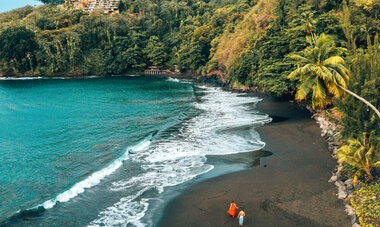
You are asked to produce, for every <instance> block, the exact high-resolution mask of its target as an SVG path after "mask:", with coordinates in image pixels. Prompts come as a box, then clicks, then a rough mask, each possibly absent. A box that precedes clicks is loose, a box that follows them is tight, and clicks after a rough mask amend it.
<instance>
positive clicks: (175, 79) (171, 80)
mask: <svg viewBox="0 0 380 227" xmlns="http://www.w3.org/2000/svg"><path fill="white" fill-rule="evenodd" d="M168 81H170V82H181V81H180V80H179V79H177V78H172V77H169V78H168Z"/></svg>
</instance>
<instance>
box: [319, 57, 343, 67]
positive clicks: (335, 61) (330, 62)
mask: <svg viewBox="0 0 380 227" xmlns="http://www.w3.org/2000/svg"><path fill="white" fill-rule="evenodd" d="M322 64H323V65H337V64H344V59H343V58H342V57H340V56H332V57H329V58H327V59H325V60H324V61H323V62H322Z"/></svg>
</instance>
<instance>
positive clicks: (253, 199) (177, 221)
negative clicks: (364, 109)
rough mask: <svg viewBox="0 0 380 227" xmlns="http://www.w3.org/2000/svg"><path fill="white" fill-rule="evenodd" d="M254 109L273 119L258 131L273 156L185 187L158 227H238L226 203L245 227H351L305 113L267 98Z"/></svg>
mask: <svg viewBox="0 0 380 227" xmlns="http://www.w3.org/2000/svg"><path fill="white" fill-rule="evenodd" d="M258 109H259V110H260V111H262V112H264V113H267V114H269V115H270V116H272V117H273V119H274V122H272V123H270V124H267V125H265V126H263V127H260V128H258V129H257V131H258V132H259V134H260V136H261V139H262V140H263V141H264V142H266V146H265V147H264V149H263V150H264V151H265V152H272V153H273V155H270V156H267V157H265V158H260V162H259V163H254V164H252V165H251V167H248V169H247V170H243V171H240V172H235V173H230V174H226V175H222V176H217V177H214V178H211V179H207V180H205V181H201V182H199V183H196V184H194V185H191V186H189V187H187V188H186V189H185V190H184V192H183V193H181V194H180V195H179V196H177V197H175V198H174V199H172V200H171V201H170V202H169V203H168V205H167V206H166V207H165V209H164V212H163V216H162V217H161V219H160V221H159V222H158V226H164V227H170V226H181V227H184V226H196V227H200V226H238V221H237V219H236V218H235V219H232V218H231V217H229V216H228V214H227V212H226V211H227V209H228V207H229V204H230V202H231V200H235V202H236V203H237V205H238V206H239V207H243V208H244V210H245V212H246V218H245V223H244V226H266V227H268V226H351V221H350V218H349V216H347V215H346V213H345V211H344V205H343V202H342V201H340V200H338V199H337V197H336V195H335V194H336V193H337V190H336V187H335V186H334V185H333V184H332V183H328V182H327V181H328V179H329V178H330V177H331V172H332V171H333V170H334V168H335V163H336V162H335V160H334V159H333V158H332V157H331V154H330V152H329V150H328V148H327V143H326V141H325V140H324V139H323V138H322V137H321V135H320V134H321V131H320V129H319V127H318V125H317V123H316V122H315V120H314V119H311V118H310V116H311V115H310V113H309V112H308V111H307V110H302V109H300V108H299V107H298V106H297V105H296V104H292V103H289V102H281V101H274V100H273V99H272V98H270V97H266V98H264V101H262V102H260V103H259V104H258ZM222 158H223V159H229V156H223V157H222ZM231 158H233V156H231Z"/></svg>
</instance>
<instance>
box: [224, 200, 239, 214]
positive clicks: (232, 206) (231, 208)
mask: <svg viewBox="0 0 380 227" xmlns="http://www.w3.org/2000/svg"><path fill="white" fill-rule="evenodd" d="M237 209H239V207H237V206H236V204H235V201H233V200H232V202H231V205H230V209H229V210H228V211H227V213H229V214H230V215H231V216H232V218H234V217H235V215H236V210H237Z"/></svg>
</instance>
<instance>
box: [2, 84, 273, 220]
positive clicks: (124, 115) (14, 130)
mask: <svg viewBox="0 0 380 227" xmlns="http://www.w3.org/2000/svg"><path fill="white" fill-rule="evenodd" d="M0 99H1V100H2V101H1V103H0V148H1V153H0V163H1V166H0V220H3V221H4V220H5V222H3V223H6V224H13V225H24V226H27V225H45V226H50V225H61V226H62V225H66V226H78V225H79V226H83V225H90V226H103V225H107V226H118V225H123V226H125V225H127V226H147V225H148V226H149V225H151V220H149V218H147V213H149V212H150V211H151V208H152V206H151V204H153V203H154V204H157V201H159V200H161V199H162V197H161V195H162V194H163V192H165V190H166V189H167V188H168V187H170V186H175V185H180V184H182V183H184V182H189V181H191V180H192V179H194V178H195V177H196V176H198V175H201V174H203V173H206V172H208V171H210V170H211V169H213V168H214V166H213V165H212V163H209V162H207V157H206V156H207V155H226V154H236V153H241V152H248V151H252V150H259V149H261V148H262V147H263V146H264V143H263V142H262V141H260V137H259V135H258V134H257V132H256V131H255V130H254V128H255V127H257V126H260V125H262V124H264V123H266V122H269V121H270V118H269V117H268V116H267V115H265V114H262V113H259V112H258V111H256V110H255V108H254V106H255V103H257V102H258V101H260V100H259V99H258V98H255V97H249V96H243V95H239V94H234V93H229V92H224V91H221V90H220V89H215V88H206V87H196V86H194V85H193V84H191V83H182V82H179V81H177V80H173V79H159V78H153V77H107V78H92V79H77V80H59V79H49V80H45V79H39V80H22V81H20V80H3V81H0ZM38 207H44V209H40V211H42V210H44V212H22V213H21V214H20V213H19V215H15V214H17V213H18V212H19V211H20V210H24V211H25V210H31V208H38ZM11 216H13V218H9V217H11ZM144 217H145V218H144Z"/></svg>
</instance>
